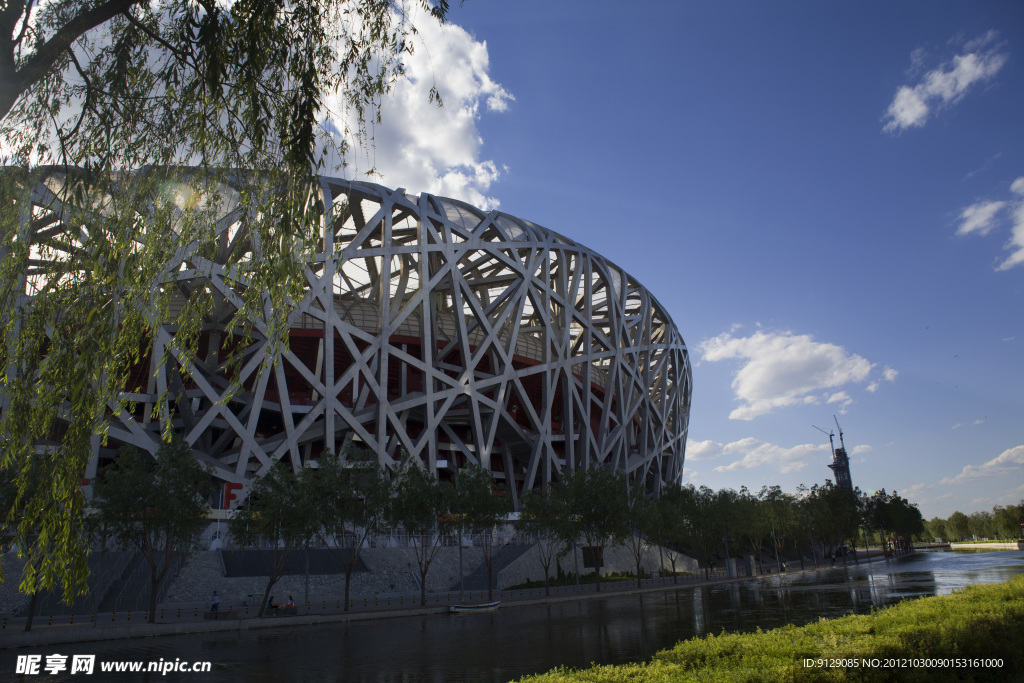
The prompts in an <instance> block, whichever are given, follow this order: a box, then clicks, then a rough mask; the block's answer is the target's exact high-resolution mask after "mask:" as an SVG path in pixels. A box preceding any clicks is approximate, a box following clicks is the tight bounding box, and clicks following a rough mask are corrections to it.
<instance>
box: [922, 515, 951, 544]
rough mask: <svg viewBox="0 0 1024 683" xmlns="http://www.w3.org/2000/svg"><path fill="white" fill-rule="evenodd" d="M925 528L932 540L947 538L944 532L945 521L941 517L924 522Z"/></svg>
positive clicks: (946, 533)
mask: <svg viewBox="0 0 1024 683" xmlns="http://www.w3.org/2000/svg"><path fill="white" fill-rule="evenodd" d="M925 528H926V529H927V530H928V535H929V536H930V537H931V538H932V539H938V538H948V532H947V531H946V520H944V519H942V518H941V517H932V518H931V519H929V520H928V521H927V522H925Z"/></svg>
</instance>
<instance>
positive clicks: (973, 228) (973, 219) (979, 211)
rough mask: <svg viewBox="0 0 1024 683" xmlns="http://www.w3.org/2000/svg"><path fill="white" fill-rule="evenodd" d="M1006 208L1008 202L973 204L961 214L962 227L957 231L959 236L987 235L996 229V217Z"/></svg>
mask: <svg viewBox="0 0 1024 683" xmlns="http://www.w3.org/2000/svg"><path fill="white" fill-rule="evenodd" d="M1004 206H1006V202H997V201H984V202H978V203H977V204H971V205H970V206H968V207H967V208H966V209H964V210H963V211H961V212H960V219H961V222H960V227H959V228H957V229H956V234H958V235H969V234H971V233H972V232H976V233H978V234H979V235H987V234H989V233H990V232H992V229H993V228H995V227H996V223H997V221H996V215H997V214H998V213H999V212H1000V211H1001V210H1002V208H1003V207H1004Z"/></svg>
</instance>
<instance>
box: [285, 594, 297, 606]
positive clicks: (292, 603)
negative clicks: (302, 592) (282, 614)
mask: <svg viewBox="0 0 1024 683" xmlns="http://www.w3.org/2000/svg"><path fill="white" fill-rule="evenodd" d="M285 607H295V601H294V600H292V596H290V595H289V596H288V604H287V605H285Z"/></svg>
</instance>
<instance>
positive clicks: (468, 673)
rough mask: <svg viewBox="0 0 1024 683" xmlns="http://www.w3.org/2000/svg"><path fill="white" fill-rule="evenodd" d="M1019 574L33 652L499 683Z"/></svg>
mask: <svg viewBox="0 0 1024 683" xmlns="http://www.w3.org/2000/svg"><path fill="white" fill-rule="evenodd" d="M1022 573H1024V552H1021V551H995V552H919V553H917V554H915V555H912V556H910V557H905V558H901V559H897V560H889V561H880V562H875V563H872V564H870V565H867V564H861V565H852V566H850V567H845V568H844V567H837V568H830V569H822V570H820V571H818V572H808V573H803V574H797V575H792V576H783V577H766V578H762V579H756V580H749V581H743V582H739V583H732V584H719V585H715V586H704V587H696V586H689V587H687V586H685V585H684V586H681V587H679V588H676V589H669V590H664V591H657V592H649V593H645V594H642V595H620V596H614V597H608V598H596V599H588V600H579V601H569V602H558V603H548V604H544V605H529V606H514V607H508V608H502V609H501V610H499V611H497V612H491V613H486V614H470V615H448V614H434V615H425V616H422V617H404V618H398V619H384V620H375V621H356V622H350V623H347V624H336V625H318V626H298V627H293V628H281V629H273V630H270V629H267V630H258V631H248V632H225V633H216V634H202V635H198V634H197V635H185V636H168V637H162V638H146V639H134V640H123V641H109V642H97V643H80V644H74V645H65V646H46V647H44V648H41V651H40V652H39V654H42V655H44V660H45V655H48V654H51V653H60V654H65V655H72V654H95V655H96V661H97V662H108V661H113V660H133V661H145V662H154V661H159V660H163V661H164V662H175V661H176V660H182V661H186V662H192V661H209V662H211V663H212V670H211V671H210V672H209V673H187V674H186V673H180V672H174V671H171V672H170V673H168V674H167V675H166V676H161V675H160V674H158V673H148V674H130V673H119V674H107V676H109V679H110V680H116V681H133V680H137V681H158V680H159V681H197V682H202V683H221V682H224V683H226V682H228V681H253V682H258V681H268V682H269V681H301V682H306V681H308V682H310V683H312V682H313V681H317V682H320V681H338V682H341V681H345V682H346V683H349V682H352V683H354V682H357V681H359V682H363V681H365V682H368V683H369V682H373V683H393V682H402V683H420V682H428V681H429V682H433V681H439V682H440V681H445V682H447V681H493V682H494V683H504V682H505V681H510V680H514V679H516V678H519V677H521V676H523V675H526V674H529V673H539V672H543V671H547V670H549V669H552V668H555V667H557V666H560V665H564V666H567V667H572V668H577V667H586V666H588V665H590V664H591V663H592V662H597V663H608V664H613V663H623V662H629V661H638V660H645V659H649V658H650V657H651V656H652V655H653V654H654V653H655V652H657V651H658V650H662V649H664V648H667V647H670V646H672V645H674V644H675V643H676V642H678V641H680V640H683V639H686V638H690V637H693V636H696V635H703V634H706V633H709V632H710V633H719V632H721V631H722V630H723V629H725V630H727V631H752V630H754V629H756V628H758V627H760V628H762V629H769V628H774V627H776V626H781V625H783V624H788V623H796V624H804V623H807V622H810V621H814V620H816V619H818V618H820V617H835V616H841V615H844V614H849V613H851V612H856V613H863V612H868V611H870V609H871V607H872V606H875V607H883V606H886V605H890V604H892V603H894V602H897V601H899V600H902V599H906V598H916V597H923V596H929V595H943V594H947V593H949V592H951V591H953V590H955V589H957V588H961V587H963V586H966V585H970V584H976V583H999V582H1003V581H1006V580H1008V579H1009V578H1011V577H1012V576H1015V575H1017V574H1022ZM6 658H7V657H5V658H4V659H6ZM8 664H11V666H10V668H8ZM97 668H98V664H97ZM4 669H5V671H2V672H0V679H2V678H4V677H5V675H6V674H7V672H10V671H12V670H13V663H11V662H4ZM96 673H97V674H99V673H100V672H99V671H98V670H97V672H96ZM37 678H38V677H37V676H25V677H24V679H25V680H33V679H37ZM79 678H81V675H80V674H75V675H72V674H70V673H67V672H64V673H62V674H57V675H55V676H52V675H46V679H47V680H50V681H59V680H67V681H75V680H78V679H79Z"/></svg>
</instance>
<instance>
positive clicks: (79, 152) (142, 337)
mask: <svg viewBox="0 0 1024 683" xmlns="http://www.w3.org/2000/svg"><path fill="white" fill-rule="evenodd" d="M416 8H422V10H423V13H422V15H420V16H422V17H425V18H424V19H423V21H435V20H436V21H443V20H444V19H445V16H446V14H447V11H448V4H447V1H446V0H438V2H436V3H435V4H433V5H430V4H428V3H427V1H426V0H420V1H419V2H415V1H414V0H409V2H408V3H406V2H404V1H402V0H398V1H397V2H378V1H377V0H311V1H309V2H300V3H285V2H258V1H251V2H250V1H240V2H234V3H227V4H225V3H217V2H212V1H211V0H168V2H166V3H149V2H142V1H141V0H96V1H92V0H52V1H50V2H39V0H0V35H2V37H3V38H4V40H2V41H0V156H2V158H3V160H2V163H3V164H4V165H5V166H6V167H5V168H4V169H2V172H0V245H3V246H2V247H0V327H2V329H3V335H2V337H3V341H2V343H0V384H2V385H3V386H4V389H5V392H6V396H5V399H4V401H3V405H0V435H2V438H3V440H4V443H5V444H7V445H8V446H9V447H7V448H5V449H4V453H3V456H2V458H3V462H2V463H0V465H2V464H4V463H11V462H20V461H21V460H23V459H24V458H26V457H29V456H31V455H32V454H33V453H34V450H33V449H34V448H35V445H36V444H38V443H42V442H44V441H49V442H50V443H52V444H53V445H52V452H51V453H50V454H49V455H50V457H46V458H41V461H42V466H43V467H44V468H45V469H46V472H45V473H44V476H45V479H46V480H47V481H52V482H54V485H53V486H52V487H41V488H40V489H39V490H35V491H31V495H32V496H33V498H34V500H33V501H29V502H28V503H27V504H26V505H25V507H24V515H23V516H22V519H21V521H20V522H19V524H20V526H21V527H23V533H25V534H28V533H36V534H37V538H38V539H39V542H40V543H42V544H44V545H45V548H43V549H41V550H40V554H39V555H38V557H39V558H40V559H41V561H42V565H41V566H40V574H39V576H40V578H41V580H42V582H43V583H42V584H41V587H44V588H49V587H51V586H52V584H51V583H50V581H51V577H55V576H61V577H62V581H63V583H64V590H65V593H67V594H73V593H76V592H81V591H83V590H84V589H85V574H86V572H87V570H86V565H85V559H84V558H85V548H84V546H83V545H82V543H81V540H80V539H81V537H82V534H81V530H82V512H83V509H84V501H82V500H79V499H78V498H77V497H76V496H75V494H74V492H75V491H77V489H78V482H79V481H80V479H81V477H82V476H83V473H84V470H85V467H86V463H87V462H88V460H89V458H90V456H91V455H92V454H93V452H94V449H93V445H92V441H93V439H94V437H96V436H101V437H102V436H104V424H105V421H106V420H107V419H108V417H109V411H114V413H117V412H122V411H124V412H130V411H129V410H128V408H129V406H128V402H127V400H126V399H124V398H123V393H124V392H125V391H131V387H128V386H127V380H128V377H129V375H130V370H131V368H132V366H133V365H134V364H135V363H137V362H138V361H139V359H140V357H145V356H146V354H147V353H149V352H150V351H151V344H152V340H153V338H154V333H155V331H157V330H159V329H161V328H162V327H163V326H172V327H173V328H174V329H175V330H176V337H175V339H176V341H175V344H176V345H177V346H176V348H174V349H165V353H168V354H170V353H172V352H173V353H174V354H175V355H176V356H177V357H178V358H179V359H180V360H181V362H182V363H183V364H185V365H187V364H188V363H189V362H191V360H190V359H192V358H194V357H195V356H196V354H197V352H198V349H199V343H200V342H199V338H200V331H201V330H202V326H203V321H204V320H206V319H207V318H208V317H209V314H210V313H211V312H212V311H213V310H214V309H215V308H216V306H217V305H218V297H217V295H216V293H213V292H209V291H203V290H197V291H188V292H187V297H186V298H187V299H188V300H189V304H188V305H187V306H186V307H185V309H184V310H183V311H180V312H179V311H177V310H172V307H171V306H170V305H169V302H170V298H171V295H172V292H174V291H175V290H177V289H179V287H185V288H186V289H188V286H187V284H183V283H182V282H180V281H179V280H180V278H179V277H178V276H172V271H174V270H175V269H176V268H177V266H178V265H180V264H181V263H182V259H181V257H182V254H184V255H185V257H186V259H185V260H189V258H188V257H191V256H196V257H207V256H209V255H210V254H212V253H217V249H218V248H222V247H221V246H220V245H219V240H220V239H221V238H222V237H223V234H224V226H219V227H218V226H217V225H216V224H215V222H214V221H212V220H211V216H212V213H213V211H212V209H213V208H214V207H215V206H217V205H218V204H219V203H220V199H222V197H223V194H224V192H225V190H224V189H223V187H225V185H224V184H223V183H224V182H227V181H232V182H237V181H238V175H237V174H236V171H235V170H233V169H243V170H244V171H243V172H242V173H243V175H244V174H245V173H248V174H249V175H247V176H244V178H243V180H244V182H242V183H241V186H240V187H239V185H238V184H236V185H235V186H234V187H235V188H236V189H238V192H240V194H241V196H240V198H239V205H240V206H241V207H243V208H242V212H243V214H244V215H245V216H247V218H246V220H245V221H244V223H245V224H244V226H243V227H242V233H243V234H242V238H241V239H239V240H238V242H237V243H238V245H240V248H239V249H238V250H237V253H236V254H234V255H232V256H231V258H230V260H229V263H228V264H227V265H226V267H225V272H226V275H227V279H228V280H229V281H231V282H234V283H238V285H239V286H238V287H237V289H236V291H235V292H234V295H236V296H237V299H238V303H239V306H238V308H237V310H236V313H235V315H234V317H233V319H231V320H228V321H217V322H218V325H222V327H220V328H219V329H223V330H224V332H225V348H227V349H229V350H231V351H232V353H233V352H234V350H235V349H238V350H239V352H238V354H237V355H236V356H235V362H234V363H233V364H230V365H229V368H230V369H233V370H234V372H228V373H227V374H228V375H229V376H230V378H231V379H232V380H233V381H235V382H236V383H237V381H238V378H237V370H238V367H239V365H240V360H239V359H240V358H241V355H242V352H243V351H244V349H245V348H246V346H247V344H246V343H238V342H239V340H241V342H245V340H251V339H252V337H253V336H256V337H265V338H266V339H269V340H271V341H272V342H273V343H276V344H282V343H284V342H285V340H286V337H285V333H286V320H287V314H288V310H289V307H290V302H294V301H297V300H298V299H299V298H300V297H301V289H302V286H303V282H304V276H303V273H302V269H301V266H300V264H301V263H302V262H303V261H304V256H305V255H308V254H310V253H314V252H315V251H316V250H317V248H318V244H319V243H318V240H317V230H318V228H319V227H320V226H321V223H322V218H323V211H324V208H323V203H322V201H321V200H320V197H319V194H318V192H317V189H316V188H317V186H316V183H315V180H314V178H315V176H316V174H317V173H318V172H319V171H320V170H321V169H322V168H324V167H325V165H326V160H327V159H328V158H329V152H331V151H332V139H333V138H332V137H331V136H327V135H324V134H323V132H324V131H323V129H322V127H321V123H320V122H321V121H322V120H323V119H324V116H325V109H324V107H325V102H326V101H327V98H328V97H330V96H332V95H338V96H340V99H341V101H343V102H345V103H346V104H345V106H347V107H349V108H350V110H351V111H352V112H354V114H355V116H356V120H357V121H358V124H357V125H356V127H357V129H358V130H354V131H349V132H351V133H354V134H356V135H357V136H358V135H359V134H360V132H361V131H362V127H363V125H364V121H366V120H367V119H368V118H370V117H374V118H379V113H378V111H379V110H377V109H376V107H377V105H378V104H379V102H380V101H381V98H382V97H384V96H385V94H386V93H387V92H388V90H389V88H390V87H391V84H392V83H393V82H394V80H395V78H397V77H398V76H399V75H400V74H401V73H402V56H403V54H405V53H407V52H409V51H410V50H411V49H412V45H413V43H414V41H413V34H415V32H416V28H415V21H418V19H416V17H415V16H414V13H415V11H416ZM431 98H432V99H435V100H437V101H438V102H439V98H438V93H437V92H436V90H432V92H431ZM339 146H340V147H341V148H342V149H341V150H340V151H341V152H343V151H344V143H340V145H339ZM179 165H190V166H193V167H195V168H194V169H182V168H180V167H177V166H179ZM132 169H146V170H142V171H138V172H134V173H133V172H131V171H132ZM44 181H45V182H44ZM40 188H45V189H40ZM37 190H39V193H38V194H35V195H33V196H31V197H30V195H32V193H34V192H36V191H37ZM232 191H234V190H232ZM25 216H29V217H31V220H29V221H28V222H27V223H25V222H23V221H22V218H23V217H25ZM194 265H195V264H194V263H193V266H194ZM190 267H192V266H190ZM26 274H27V275H28V276H27V277H26ZM254 320H260V321H262V322H261V326H262V327H261V328H260V329H256V328H257V327H260V326H257V325H255V324H254V323H253V321H254ZM225 322H226V325H225V324H224V323H225ZM231 338H234V339H235V343H230V340H231ZM178 398H181V397H180V396H168V401H161V404H162V405H167V406H171V407H170V408H169V410H173V406H174V403H175V400H176V399H178ZM163 417H164V422H165V425H170V423H171V419H170V416H169V415H165V416H163ZM57 425H59V427H58V426H57ZM169 430H170V427H166V428H165V433H164V435H163V436H164V439H165V440H167V439H169V438H170V434H169ZM18 481H19V491H20V495H21V497H22V498H24V497H25V496H26V495H27V494H29V493H30V489H29V487H28V484H27V483H26V482H24V481H22V480H20V479H19V480H18ZM33 530H34V531H33Z"/></svg>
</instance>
